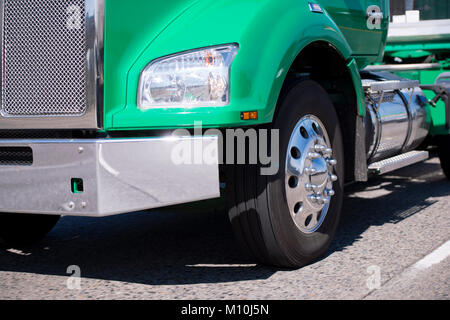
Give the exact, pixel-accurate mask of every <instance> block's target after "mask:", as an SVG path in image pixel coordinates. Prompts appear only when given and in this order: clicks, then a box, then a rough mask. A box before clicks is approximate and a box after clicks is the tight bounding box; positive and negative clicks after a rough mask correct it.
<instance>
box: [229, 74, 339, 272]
mask: <svg viewBox="0 0 450 320" xmlns="http://www.w3.org/2000/svg"><path fill="white" fill-rule="evenodd" d="M278 107H279V114H278V115H277V118H276V120H275V122H274V123H273V124H272V127H271V128H272V129H275V130H279V137H280V141H279V151H278V152H279V159H280V162H279V170H278V172H277V173H276V174H275V175H272V176H263V175H261V171H260V169H261V166H260V165H250V164H245V165H230V166H228V167H227V168H228V172H227V198H228V204H229V217H230V220H231V224H232V226H233V229H234V232H235V234H236V237H237V239H238V242H239V243H240V245H241V247H242V248H243V249H244V252H246V253H247V254H248V255H249V256H250V257H251V258H252V259H253V260H257V261H259V262H262V263H264V264H268V265H275V266H282V267H291V268H292V267H293V268H298V267H301V266H304V265H306V264H308V263H311V262H312V261H314V260H316V259H317V258H319V257H320V256H322V255H323V254H324V253H325V252H326V250H327V248H328V247H329V244H330V242H331V240H332V238H333V236H334V234H335V232H336V229H337V226H338V222H339V217H340V213H341V207H342V201H343V181H344V150H343V141H342V135H341V130H340V127H339V121H338V117H337V114H336V111H335V109H334V106H333V104H332V102H331V100H330V98H329V96H328V94H327V92H326V91H325V90H324V89H323V88H322V87H321V86H320V85H319V84H318V83H316V82H313V81H304V82H300V83H298V84H296V85H295V86H293V87H292V89H290V90H289V91H288V92H287V93H286V94H285V95H284V97H283V98H281V100H280V102H279V106H278Z"/></svg>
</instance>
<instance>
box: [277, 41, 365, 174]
mask: <svg viewBox="0 0 450 320" xmlns="http://www.w3.org/2000/svg"><path fill="white" fill-rule="evenodd" d="M306 79H310V80H313V81H316V82H317V83H319V84H320V85H321V86H322V87H323V88H324V89H325V91H326V92H327V93H328V94H329V96H330V98H331V100H332V102H333V105H334V108H335V110H336V112H337V114H338V117H339V123H340V127H341V130H342V134H343V136H344V137H345V139H344V153H345V155H346V156H345V159H346V165H345V172H346V181H355V180H356V181H361V180H362V181H365V180H366V179H367V176H366V172H367V168H366V163H365V144H364V143H365V142H364V141H365V139H364V129H363V126H362V118H363V116H364V115H365V102H364V99H363V97H364V94H363V92H362V86H361V78H360V76H359V72H358V68H357V66H356V63H355V61H354V60H353V59H352V58H351V56H350V57H346V56H345V54H343V53H342V52H341V51H340V50H339V49H338V48H337V47H336V46H335V45H333V44H332V43H330V42H329V41H324V40H316V41H313V42H311V43H309V44H308V45H306V46H305V47H303V48H302V50H301V51H300V52H299V53H298V55H297V56H296V57H295V59H294V60H293V61H292V63H291V65H290V67H289V70H288V72H287V74H286V78H285V79H284V82H283V85H282V88H281V90H280V96H279V100H280V99H281V98H282V96H283V95H284V94H285V93H286V92H287V91H289V89H290V88H291V87H292V85H294V84H295V83H297V82H298V81H302V80H306ZM277 113H278V106H277V107H276V110H275V112H274V119H275V118H276V116H277Z"/></svg>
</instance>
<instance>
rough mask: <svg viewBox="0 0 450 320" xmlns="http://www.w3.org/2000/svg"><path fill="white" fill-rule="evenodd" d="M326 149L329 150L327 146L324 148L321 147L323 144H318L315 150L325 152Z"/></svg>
mask: <svg viewBox="0 0 450 320" xmlns="http://www.w3.org/2000/svg"><path fill="white" fill-rule="evenodd" d="M326 149H327V147H326V146H323V145H321V144H316V145H315V146H314V150H315V151H316V152H324V151H325V150H326Z"/></svg>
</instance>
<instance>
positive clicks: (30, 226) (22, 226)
mask: <svg viewBox="0 0 450 320" xmlns="http://www.w3.org/2000/svg"><path fill="white" fill-rule="evenodd" d="M59 219H60V216H56V215H39V214H22V213H21V214H19V213H0V243H2V244H3V245H6V246H15V247H21V246H28V245H32V244H35V243H37V242H39V241H40V240H41V239H42V238H44V237H45V235H47V233H49V232H50V230H52V229H53V227H54V226H55V225H56V223H57V222H58V221H59Z"/></svg>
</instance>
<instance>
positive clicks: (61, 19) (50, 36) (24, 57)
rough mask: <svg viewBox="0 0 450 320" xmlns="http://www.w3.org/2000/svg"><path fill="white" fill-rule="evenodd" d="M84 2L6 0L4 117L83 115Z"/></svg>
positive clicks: (84, 63)
mask: <svg viewBox="0 0 450 320" xmlns="http://www.w3.org/2000/svg"><path fill="white" fill-rule="evenodd" d="M84 2H85V0H4V19H3V44H2V46H3V71H2V113H3V114H4V115H5V116H10V117H27V116H58V115H64V116H70V115H82V114H83V113H84V112H85V111H86V108H87V98H86V50H87V47H86V31H85V30H86V22H85V3H84Z"/></svg>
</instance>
